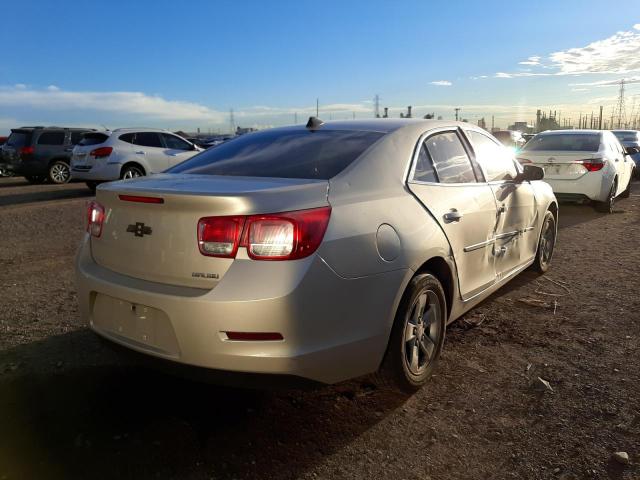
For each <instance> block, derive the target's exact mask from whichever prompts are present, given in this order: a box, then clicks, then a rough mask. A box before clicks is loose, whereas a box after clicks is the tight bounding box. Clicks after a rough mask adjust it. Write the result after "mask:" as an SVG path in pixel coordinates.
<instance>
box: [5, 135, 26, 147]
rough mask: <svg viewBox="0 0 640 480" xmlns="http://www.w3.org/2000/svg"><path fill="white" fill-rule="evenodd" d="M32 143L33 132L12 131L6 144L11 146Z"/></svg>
mask: <svg viewBox="0 0 640 480" xmlns="http://www.w3.org/2000/svg"><path fill="white" fill-rule="evenodd" d="M29 143H31V134H30V133H26V132H11V135H9V138H7V142H6V145H7V146H9V147H26V146H28V145H29Z"/></svg>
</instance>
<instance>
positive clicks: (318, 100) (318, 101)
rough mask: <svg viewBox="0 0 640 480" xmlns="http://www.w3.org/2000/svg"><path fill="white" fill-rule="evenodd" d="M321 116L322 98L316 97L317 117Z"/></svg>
mask: <svg viewBox="0 0 640 480" xmlns="http://www.w3.org/2000/svg"><path fill="white" fill-rule="evenodd" d="M319 117H320V99H319V98H316V118H319Z"/></svg>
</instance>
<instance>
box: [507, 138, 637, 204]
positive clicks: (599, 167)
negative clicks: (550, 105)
mask: <svg viewBox="0 0 640 480" xmlns="http://www.w3.org/2000/svg"><path fill="white" fill-rule="evenodd" d="M518 161H519V162H520V163H522V164H532V165H536V166H539V167H542V168H544V171H545V181H546V182H547V183H549V184H550V185H551V186H552V187H553V191H554V192H555V194H556V196H557V197H558V199H560V200H570V201H585V200H589V201H593V202H595V206H596V208H597V209H598V210H599V211H602V212H612V211H613V205H614V202H615V199H616V198H617V197H618V196H621V197H623V198H624V197H628V196H629V193H630V190H631V177H632V174H633V169H634V167H635V164H634V162H633V160H631V158H630V157H629V155H628V154H627V151H625V148H624V147H623V146H622V145H621V144H620V142H619V141H618V139H617V138H616V136H615V135H614V134H613V133H611V132H609V131H601V130H554V131H548V132H543V133H539V134H538V135H536V136H535V137H534V138H533V139H531V140H529V142H528V143H527V144H526V145H525V146H524V148H523V149H522V150H521V151H520V152H519V153H518Z"/></svg>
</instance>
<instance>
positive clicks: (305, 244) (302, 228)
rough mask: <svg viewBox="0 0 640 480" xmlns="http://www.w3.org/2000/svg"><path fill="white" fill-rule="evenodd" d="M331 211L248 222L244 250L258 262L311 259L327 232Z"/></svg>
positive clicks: (302, 212) (317, 210) (264, 217)
mask: <svg viewBox="0 0 640 480" xmlns="http://www.w3.org/2000/svg"><path fill="white" fill-rule="evenodd" d="M330 216H331V207H323V208H314V209H312V210H299V211H297V212H286V213H278V214H275V215H253V216H251V217H248V218H247V224H246V227H245V235H244V237H243V241H242V244H241V245H242V246H244V247H247V253H248V255H249V257H250V258H253V259H255V260H295V259H298V258H304V257H308V256H309V255H311V254H312V253H313V252H315V251H316V249H317V248H318V247H319V246H320V242H322V238H323V237H324V232H325V231H326V230H327V225H328V223H329V217H330Z"/></svg>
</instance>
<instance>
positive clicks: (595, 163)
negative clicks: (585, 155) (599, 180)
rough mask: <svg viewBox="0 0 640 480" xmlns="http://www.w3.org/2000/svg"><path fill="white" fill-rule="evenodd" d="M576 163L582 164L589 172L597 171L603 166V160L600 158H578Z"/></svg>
mask: <svg viewBox="0 0 640 480" xmlns="http://www.w3.org/2000/svg"><path fill="white" fill-rule="evenodd" d="M577 163H579V164H580V165H582V166H583V167H584V168H586V169H587V171H589V172H597V171H598V170H602V167H604V160H602V159H601V158H591V159H587V160H578V162H577Z"/></svg>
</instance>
